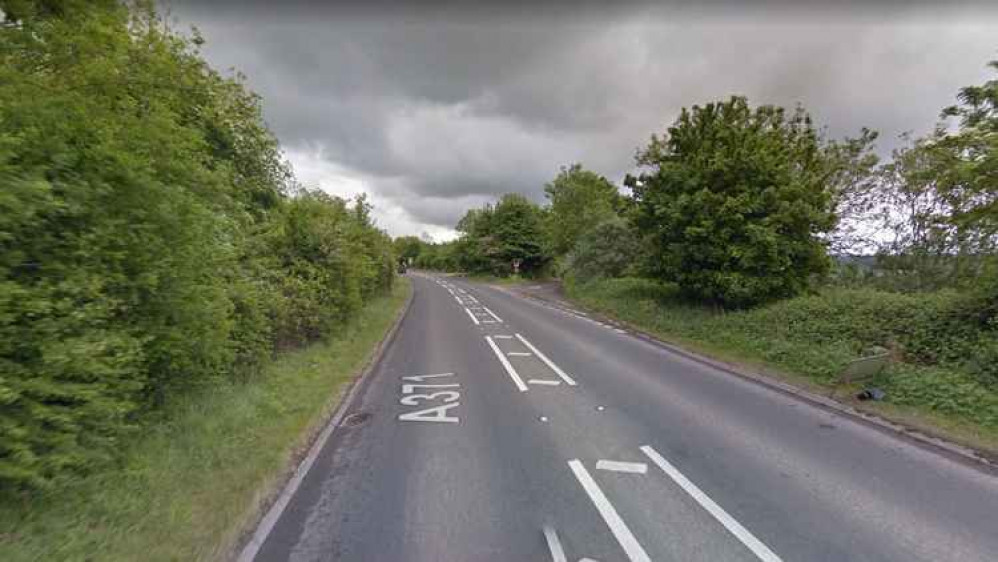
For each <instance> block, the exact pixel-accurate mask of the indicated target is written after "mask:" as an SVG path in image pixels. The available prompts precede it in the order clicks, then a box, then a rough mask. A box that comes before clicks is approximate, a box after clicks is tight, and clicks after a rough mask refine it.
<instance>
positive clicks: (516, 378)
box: [485, 336, 527, 392]
mask: <svg viewBox="0 0 998 562" xmlns="http://www.w3.org/2000/svg"><path fill="white" fill-rule="evenodd" d="M485 341H487V342H489V345H490V346H491V347H492V351H494V352H495V354H496V357H498V358H499V362H500V363H502V366H503V368H505V369H506V372H507V373H509V377H510V378H511V379H513V384H515V385H516V388H518V389H519V390H520V392H526V391H527V385H525V384H523V379H521V378H520V374H519V373H517V372H516V369H514V368H513V366H512V365H510V364H509V359H506V356H505V355H503V354H502V350H500V349H499V346H498V345H496V342H494V341H492V338H491V337H490V336H485Z"/></svg>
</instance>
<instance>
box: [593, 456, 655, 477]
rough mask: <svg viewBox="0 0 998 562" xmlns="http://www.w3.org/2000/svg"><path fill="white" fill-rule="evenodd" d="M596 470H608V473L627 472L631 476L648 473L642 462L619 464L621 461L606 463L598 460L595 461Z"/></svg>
mask: <svg viewBox="0 0 998 562" xmlns="http://www.w3.org/2000/svg"><path fill="white" fill-rule="evenodd" d="M596 470H608V471H610V472H628V473H631V474H645V473H647V472H648V465H647V464H645V463H643V462H621V461H607V460H603V459H600V460H598V461H596Z"/></svg>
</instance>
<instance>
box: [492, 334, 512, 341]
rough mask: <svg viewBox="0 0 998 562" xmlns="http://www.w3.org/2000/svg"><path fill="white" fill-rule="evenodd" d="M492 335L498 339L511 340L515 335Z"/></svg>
mask: <svg viewBox="0 0 998 562" xmlns="http://www.w3.org/2000/svg"><path fill="white" fill-rule="evenodd" d="M492 337H493V338H495V339H497V340H511V339H513V336H502V335H500V336H492Z"/></svg>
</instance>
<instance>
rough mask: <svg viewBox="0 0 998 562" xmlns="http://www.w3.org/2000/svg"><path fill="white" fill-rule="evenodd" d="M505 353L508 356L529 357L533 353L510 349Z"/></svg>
mask: <svg viewBox="0 0 998 562" xmlns="http://www.w3.org/2000/svg"><path fill="white" fill-rule="evenodd" d="M506 355H509V356H510V357H530V356H531V355H533V353H527V352H526V351H510V352H507V353H506Z"/></svg>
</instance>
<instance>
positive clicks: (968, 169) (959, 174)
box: [926, 61, 998, 253]
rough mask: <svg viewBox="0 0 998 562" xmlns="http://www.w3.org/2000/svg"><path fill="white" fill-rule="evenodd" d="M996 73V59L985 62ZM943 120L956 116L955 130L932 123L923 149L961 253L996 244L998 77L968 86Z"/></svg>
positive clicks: (991, 249)
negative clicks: (948, 208) (928, 156)
mask: <svg viewBox="0 0 998 562" xmlns="http://www.w3.org/2000/svg"><path fill="white" fill-rule="evenodd" d="M988 66H989V67H991V68H992V69H993V70H996V71H998V61H991V62H990V63H989V64H988ZM957 99H958V101H959V103H958V104H956V105H953V106H950V107H947V108H946V109H944V110H943V112H942V117H943V118H953V117H955V118H958V120H959V123H958V129H957V130H956V131H955V132H950V131H949V130H948V129H947V128H946V127H945V126H943V125H940V126H939V127H937V129H936V131H935V134H934V135H933V136H932V137H931V138H930V139H929V140H928V141H927V143H926V149H927V150H929V151H931V153H932V156H933V158H934V160H935V164H936V166H935V171H936V176H937V181H938V192H939V194H940V195H941V196H942V197H943V198H944V199H945V200H946V202H947V204H949V205H950V206H952V208H953V213H952V217H951V223H952V224H953V225H954V226H955V227H956V228H957V229H958V230H959V238H960V245H961V251H962V252H964V253H985V252H993V251H994V249H995V248H996V247H998V79H991V80H989V81H987V82H985V83H984V84H983V85H980V86H967V87H965V88H963V89H961V90H960V93H959V95H958V96H957Z"/></svg>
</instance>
